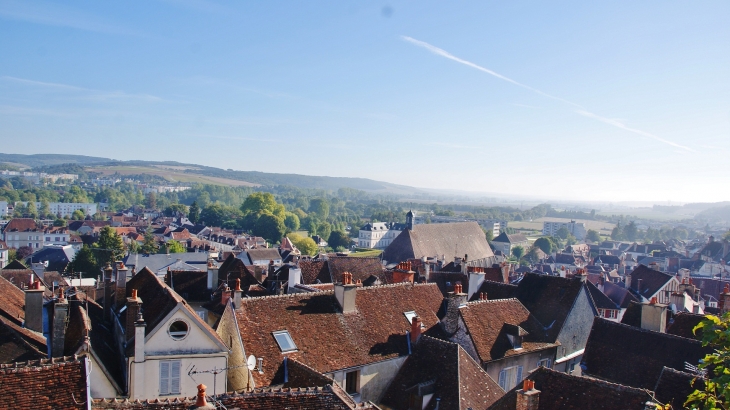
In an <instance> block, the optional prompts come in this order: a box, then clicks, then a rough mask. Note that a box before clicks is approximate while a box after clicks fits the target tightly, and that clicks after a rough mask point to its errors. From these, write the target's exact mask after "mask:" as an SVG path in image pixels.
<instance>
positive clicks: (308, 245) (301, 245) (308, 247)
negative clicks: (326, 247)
mask: <svg viewBox="0 0 730 410" xmlns="http://www.w3.org/2000/svg"><path fill="white" fill-rule="evenodd" d="M287 237H288V238H289V240H290V241H291V242H292V243H293V244H294V246H296V247H297V249H299V252H301V253H302V255H316V254H317V251H318V250H319V248H317V244H316V243H314V240H312V238H306V237H303V236H300V235H297V234H295V233H291V234H289V235H288V236H287Z"/></svg>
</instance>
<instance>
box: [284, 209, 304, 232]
mask: <svg viewBox="0 0 730 410" xmlns="http://www.w3.org/2000/svg"><path fill="white" fill-rule="evenodd" d="M284 226H286V229H288V230H289V231H290V232H293V231H296V230H298V229H299V226H300V223H299V217H298V216H297V214H295V213H291V212H287V213H286V217H285V218H284Z"/></svg>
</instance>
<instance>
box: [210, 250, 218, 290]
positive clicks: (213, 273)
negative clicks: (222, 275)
mask: <svg viewBox="0 0 730 410" xmlns="http://www.w3.org/2000/svg"><path fill="white" fill-rule="evenodd" d="M217 288H218V267H217V266H216V265H215V263H213V258H209V259H208V289H217Z"/></svg>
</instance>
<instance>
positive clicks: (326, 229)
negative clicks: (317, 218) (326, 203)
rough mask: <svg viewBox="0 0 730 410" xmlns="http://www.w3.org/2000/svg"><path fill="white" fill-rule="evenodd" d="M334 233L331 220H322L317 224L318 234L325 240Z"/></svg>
mask: <svg viewBox="0 0 730 410" xmlns="http://www.w3.org/2000/svg"><path fill="white" fill-rule="evenodd" d="M331 233H332V225H331V224H330V223H329V222H322V223H321V224H319V225H317V235H319V237H320V238H322V239H324V240H325V241H329V238H330V234H331Z"/></svg>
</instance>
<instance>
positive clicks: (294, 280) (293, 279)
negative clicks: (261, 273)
mask: <svg viewBox="0 0 730 410" xmlns="http://www.w3.org/2000/svg"><path fill="white" fill-rule="evenodd" d="M288 283H289V285H288V286H289V289H291V288H293V287H294V286H296V285H298V284H300V283H302V270H301V269H300V268H298V267H296V266H289V281H288ZM287 293H292V292H287ZM236 306H238V305H236Z"/></svg>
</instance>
